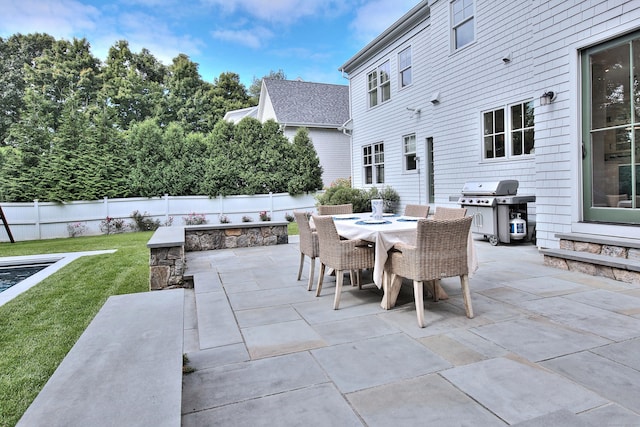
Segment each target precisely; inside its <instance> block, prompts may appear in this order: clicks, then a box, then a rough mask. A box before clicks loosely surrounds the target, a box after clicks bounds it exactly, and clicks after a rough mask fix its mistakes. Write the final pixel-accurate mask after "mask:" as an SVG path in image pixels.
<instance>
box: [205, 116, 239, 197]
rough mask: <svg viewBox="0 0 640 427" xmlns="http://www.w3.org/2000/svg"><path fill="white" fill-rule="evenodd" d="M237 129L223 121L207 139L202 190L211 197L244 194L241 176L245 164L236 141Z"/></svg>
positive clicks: (217, 124)
mask: <svg viewBox="0 0 640 427" xmlns="http://www.w3.org/2000/svg"><path fill="white" fill-rule="evenodd" d="M235 127H236V126H235V125H234V124H233V123H231V122H227V121H224V120H221V121H219V122H218V123H216V125H215V127H214V128H213V131H212V132H211V133H210V134H208V135H207V137H206V140H205V143H206V146H207V155H206V157H205V164H204V168H205V172H204V175H203V179H202V182H201V187H200V188H201V190H202V193H203V194H206V195H208V196H210V197H216V196H220V195H221V196H229V195H233V194H243V192H242V191H243V185H242V181H241V177H240V175H241V173H242V168H243V167H244V163H243V162H242V158H241V155H240V152H239V144H237V143H236V141H235Z"/></svg>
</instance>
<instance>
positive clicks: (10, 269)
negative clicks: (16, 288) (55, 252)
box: [0, 263, 51, 292]
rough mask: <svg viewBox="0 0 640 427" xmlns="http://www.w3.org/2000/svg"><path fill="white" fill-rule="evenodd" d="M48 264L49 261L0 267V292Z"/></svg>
mask: <svg viewBox="0 0 640 427" xmlns="http://www.w3.org/2000/svg"><path fill="white" fill-rule="evenodd" d="M50 265H51V263H46V264H30V265H11V266H6V267H0V292H2V291H5V290H7V289H9V288H10V287H12V286H13V285H17V284H18V283H20V282H22V281H23V280H25V279H26V278H28V277H31V276H33V275H34V274H36V273H37V272H38V271H41V270H44V269H45V268H47V267H48V266H50Z"/></svg>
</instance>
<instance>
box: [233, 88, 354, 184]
mask: <svg viewBox="0 0 640 427" xmlns="http://www.w3.org/2000/svg"><path fill="white" fill-rule="evenodd" d="M244 117H255V118H257V119H258V120H260V121H261V122H265V121H267V120H269V119H273V120H275V121H276V122H278V123H279V124H280V126H281V128H282V130H283V132H284V135H285V136H286V137H287V138H289V140H293V137H294V136H295V134H296V132H297V130H298V129H299V128H300V127H305V128H307V130H308V131H309V137H310V138H311V141H312V142H313V146H314V147H315V150H316V153H317V154H318V158H319V159H320V165H321V166H322V169H323V173H322V182H323V183H324V185H325V186H329V185H330V184H331V183H332V182H333V181H335V180H336V179H338V178H349V177H350V175H351V156H350V153H351V151H350V137H349V135H348V134H347V130H346V129H344V127H343V126H344V125H345V123H346V122H347V121H348V120H349V86H346V85H332V84H324V83H310V82H304V81H300V80H280V79H263V80H262V89H261V91H260V102H259V104H258V106H257V107H252V108H245V109H242V110H235V111H230V112H228V113H227V114H226V115H225V117H224V119H225V120H229V121H233V122H234V123H237V122H238V121H240V120H241V119H242V118H244Z"/></svg>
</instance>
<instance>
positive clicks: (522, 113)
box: [482, 101, 534, 159]
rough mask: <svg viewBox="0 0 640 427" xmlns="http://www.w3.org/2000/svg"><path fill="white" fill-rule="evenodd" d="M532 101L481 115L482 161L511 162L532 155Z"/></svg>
mask: <svg viewBox="0 0 640 427" xmlns="http://www.w3.org/2000/svg"><path fill="white" fill-rule="evenodd" d="M533 117H534V116H533V101H525V102H520V103H517V104H511V105H509V106H507V108H505V107H500V108H496V109H495V110H491V111H485V112H484V113H482V135H483V141H482V158H483V159H500V158H514V157H519V156H525V155H530V154H533V152H534V151H533V144H534V133H533Z"/></svg>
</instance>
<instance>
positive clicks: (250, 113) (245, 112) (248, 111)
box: [223, 107, 258, 123]
mask: <svg viewBox="0 0 640 427" xmlns="http://www.w3.org/2000/svg"><path fill="white" fill-rule="evenodd" d="M245 117H253V118H257V117H258V107H248V108H242V109H240V110H232V111H227V112H226V113H225V115H224V117H223V119H224V120H226V121H228V122H232V123H238V122H239V121H240V120H242V119H244V118H245Z"/></svg>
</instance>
